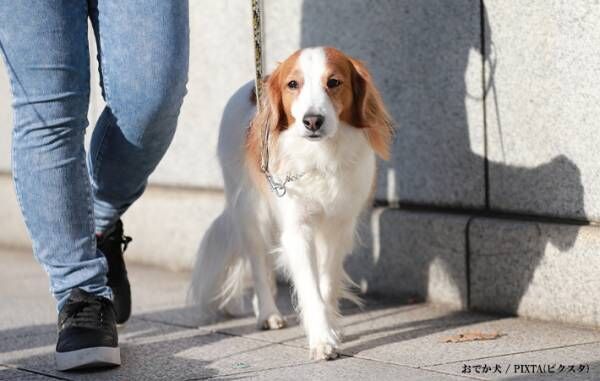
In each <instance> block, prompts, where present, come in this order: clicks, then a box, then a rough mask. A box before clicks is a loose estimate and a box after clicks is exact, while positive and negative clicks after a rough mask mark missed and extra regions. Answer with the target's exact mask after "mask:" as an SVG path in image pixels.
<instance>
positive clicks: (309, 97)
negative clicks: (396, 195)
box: [190, 48, 375, 359]
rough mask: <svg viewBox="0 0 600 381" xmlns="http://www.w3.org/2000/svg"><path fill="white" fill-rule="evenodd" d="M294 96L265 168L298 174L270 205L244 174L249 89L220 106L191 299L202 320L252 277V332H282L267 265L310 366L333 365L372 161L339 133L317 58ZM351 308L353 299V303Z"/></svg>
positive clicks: (315, 51)
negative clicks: (313, 131)
mask: <svg viewBox="0 0 600 381" xmlns="http://www.w3.org/2000/svg"><path fill="white" fill-rule="evenodd" d="M299 64H300V68H301V70H302V72H303V76H304V85H303V87H302V90H301V92H300V94H299V96H298V97H297V99H296V100H295V101H294V104H293V105H292V115H293V116H294V118H295V120H296V122H295V123H294V125H292V126H289V128H287V129H286V130H285V131H283V132H282V133H281V134H280V135H279V140H278V142H277V147H278V148H277V150H276V151H275V152H272V153H271V161H270V166H271V168H274V169H275V170H276V171H277V173H276V174H277V175H278V176H279V177H280V178H283V177H284V176H285V175H286V174H302V176H301V177H300V178H299V179H298V180H296V181H294V182H291V183H288V185H287V194H286V195H285V196H284V197H282V198H278V197H276V196H275V194H272V193H270V194H267V195H266V194H265V193H264V192H261V191H260V190H258V189H257V188H256V186H255V185H254V184H253V182H252V180H251V179H250V174H249V173H248V169H247V166H246V165H245V164H244V160H245V154H244V143H245V142H244V139H245V136H246V126H248V125H249V122H250V120H251V118H252V117H253V115H254V114H255V112H256V110H255V106H254V105H253V104H252V102H251V101H250V99H251V97H250V94H251V91H252V83H248V84H246V85H245V86H243V87H242V88H240V89H239V90H238V91H237V92H236V93H235V94H234V95H233V97H232V98H231V99H230V101H229V102H228V104H227V106H226V108H225V111H224V115H223V120H222V123H221V133H220V139H219V145H218V156H219V161H220V164H221V166H222V169H223V177H224V181H225V193H226V205H225V210H224V211H223V213H222V214H221V215H220V216H219V217H218V218H217V219H216V220H215V221H214V222H213V224H212V225H211V227H210V228H209V229H208V231H207V232H206V233H205V235H204V238H203V239H202V243H201V245H200V248H199V251H198V256H197V261H196V265H195V269H194V273H193V276H192V285H191V289H190V297H191V299H192V301H193V302H194V303H197V304H198V305H199V306H200V309H201V311H202V312H203V313H204V314H207V315H210V313H212V312H213V311H215V310H217V309H221V310H223V309H225V310H227V309H232V308H230V307H233V306H234V305H235V304H236V302H237V301H239V300H240V298H239V297H240V295H241V293H242V292H243V290H244V289H245V288H246V286H247V280H245V273H246V271H245V270H246V269H250V271H251V273H252V280H253V286H254V291H255V301H254V302H255V303H254V304H255V314H256V316H257V319H258V326H259V327H261V328H265V329H277V328H281V327H282V326H283V325H284V320H283V317H282V316H281V313H280V312H279V310H278V309H277V306H276V305H275V298H274V291H275V287H274V275H273V272H274V268H273V263H274V261H273V257H274V255H275V253H277V255H278V257H279V258H278V261H279V263H280V265H281V266H282V268H283V269H284V270H285V272H286V274H287V275H288V276H289V278H290V279H291V281H292V284H293V286H294V289H295V292H296V295H297V298H298V306H297V307H298V309H299V313H300V316H301V318H302V322H303V324H304V328H305V331H306V333H307V336H308V341H309V347H310V354H311V358H315V359H329V358H333V357H336V356H337V352H336V350H337V347H338V345H339V340H340V339H339V333H338V326H337V320H338V315H339V312H338V301H339V299H340V298H341V297H346V298H350V299H353V298H352V294H350V293H348V292H347V290H346V288H347V286H348V282H349V278H348V277H347V275H346V274H345V272H344V269H343V262H344V258H345V257H346V255H348V254H349V253H350V252H351V251H352V248H353V244H354V236H355V230H356V225H357V219H358V217H359V215H360V213H361V211H362V210H363V208H364V207H365V205H366V203H367V200H368V199H369V196H370V193H371V188H372V184H373V180H374V176H375V154H374V152H373V150H372V149H371V147H370V146H369V144H368V142H367V138H366V136H365V134H364V133H363V131H362V130H361V129H357V128H353V127H351V126H344V125H343V122H341V121H340V120H339V119H338V117H337V114H336V112H335V109H334V107H333V105H332V103H331V101H330V99H329V97H328V95H327V93H326V92H325V90H324V89H323V88H322V84H321V77H322V74H323V72H324V70H325V65H326V57H325V53H324V51H323V49H321V48H312V49H305V50H303V51H302V52H301V55H300V58H299ZM307 111H310V112H318V113H321V114H323V115H325V122H324V125H323V127H322V128H321V130H322V135H323V138H322V139H320V140H316V141H315V140H310V139H308V138H307V137H306V135H307V133H306V128H305V127H304V126H303V124H302V116H303V115H304V114H305V113H306V112H307ZM355 300H356V299H355Z"/></svg>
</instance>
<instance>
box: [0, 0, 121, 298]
mask: <svg viewBox="0 0 600 381" xmlns="http://www.w3.org/2000/svg"><path fill="white" fill-rule="evenodd" d="M87 18H88V7H87V4H86V2H73V1H67V0H37V1H33V2H31V1H14V0H0V50H1V52H2V56H3V58H4V60H5V63H6V66H7V67H8V71H9V76H10V79H11V87H12V93H13V98H14V102H13V108H14V121H15V126H14V131H13V148H12V173H13V178H14V183H15V187H16V192H17V196H18V199H19V203H20V206H21V209H22V212H23V216H24V218H25V222H26V225H27V227H28V230H29V233H30V236H31V239H32V242H33V251H34V253H35V256H36V258H37V260H38V261H39V262H40V263H41V264H42V266H43V267H44V269H45V270H46V271H47V272H48V274H49V276H50V285H51V291H52V293H53V294H54V296H55V297H56V299H57V300H58V308H59V310H60V309H61V308H62V306H63V305H64V303H65V301H66V300H67V298H68V296H69V293H70V292H71V290H72V289H74V288H81V289H83V290H84V291H86V292H88V293H91V294H94V295H98V296H104V297H107V298H111V290H110V288H108V287H107V286H106V273H107V263H106V259H105V258H104V256H102V254H101V253H100V252H98V251H97V250H96V241H95V236H94V217H93V201H92V192H91V188H90V183H89V179H88V174H87V170H86V161H85V152H84V143H83V142H84V133H85V128H86V126H87V110H88V102H89V53H88V40H87Z"/></svg>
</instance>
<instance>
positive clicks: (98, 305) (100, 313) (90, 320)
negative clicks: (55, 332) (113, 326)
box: [59, 297, 109, 329]
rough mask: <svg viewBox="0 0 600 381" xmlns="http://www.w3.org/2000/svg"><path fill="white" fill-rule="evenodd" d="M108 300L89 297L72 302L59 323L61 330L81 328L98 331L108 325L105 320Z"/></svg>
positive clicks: (66, 307) (67, 306)
mask: <svg viewBox="0 0 600 381" xmlns="http://www.w3.org/2000/svg"><path fill="white" fill-rule="evenodd" d="M108 303H109V301H108V299H105V298H102V297H89V298H86V299H83V300H77V301H70V302H68V304H67V305H66V306H65V311H64V315H63V314H61V315H63V316H64V317H63V318H62V319H61V321H60V323H59V328H60V329H64V328H68V327H81V328H92V329H98V328H101V327H103V326H104V325H105V323H108V322H107V321H106V320H105V316H104V315H105V312H106V309H107V308H106V307H108Z"/></svg>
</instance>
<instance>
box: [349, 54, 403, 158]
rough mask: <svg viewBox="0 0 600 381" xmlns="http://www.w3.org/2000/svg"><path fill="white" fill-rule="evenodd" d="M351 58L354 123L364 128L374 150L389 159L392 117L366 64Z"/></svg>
mask: <svg viewBox="0 0 600 381" xmlns="http://www.w3.org/2000/svg"><path fill="white" fill-rule="evenodd" d="M349 59H350V62H351V64H352V96H353V101H352V102H353V105H352V108H353V110H352V125H354V126H355V127H359V128H363V129H364V130H365V133H366V135H367V138H368V140H369V144H370V145H371V147H372V148H373V151H375V153H376V154H377V155H378V156H379V157H381V158H382V159H384V160H388V159H389V157H390V145H391V142H392V135H393V127H392V119H391V117H390V114H389V113H388V111H387V110H386V108H385V104H384V103H383V100H382V98H381V94H380V93H379V90H377V88H376V87H375V84H374V83H373V78H372V77H371V74H370V73H369V71H368V70H367V68H366V67H365V65H364V64H363V63H362V62H360V61H358V60H356V59H354V58H349Z"/></svg>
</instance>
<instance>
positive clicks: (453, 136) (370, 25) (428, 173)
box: [301, 0, 585, 312]
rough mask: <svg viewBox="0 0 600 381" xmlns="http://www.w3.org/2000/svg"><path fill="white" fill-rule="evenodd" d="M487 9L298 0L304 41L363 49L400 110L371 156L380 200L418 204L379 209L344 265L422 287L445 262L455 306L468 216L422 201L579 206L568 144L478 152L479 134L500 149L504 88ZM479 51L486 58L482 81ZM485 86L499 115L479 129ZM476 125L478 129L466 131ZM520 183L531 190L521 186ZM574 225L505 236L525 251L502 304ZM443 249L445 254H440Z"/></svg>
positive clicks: (463, 284)
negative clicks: (541, 159) (530, 152)
mask: <svg viewBox="0 0 600 381" xmlns="http://www.w3.org/2000/svg"><path fill="white" fill-rule="evenodd" d="M480 7H483V8H480ZM486 12H487V11H486V9H485V6H484V3H483V2H480V1H433V0H425V1H418V2H417V1H410V0H400V1H396V0H381V1H361V0H349V1H327V2H323V1H319V0H305V1H304V2H303V7H302V31H301V43H302V46H303V47H307V46H315V45H332V46H336V47H338V48H340V49H341V50H343V51H345V52H346V53H348V54H350V55H352V56H355V57H357V58H359V59H361V60H363V61H365V62H366V63H367V65H368V66H369V68H370V70H371V72H372V74H373V77H374V79H375V82H376V84H377V85H378V87H379V88H380V90H381V91H382V94H383V97H384V100H385V102H386V104H387V105H388V107H389V109H390V112H391V114H392V116H393V118H394V119H395V120H396V121H397V131H396V137H395V142H394V147H393V154H392V160H391V161H389V162H387V163H384V162H380V163H379V164H380V170H379V174H378V188H379V189H378V192H377V199H378V200H377V201H378V202H379V203H381V204H383V205H386V206H387V205H388V204H387V203H388V201H389V197H395V198H397V200H398V201H399V205H400V207H401V208H400V209H402V207H405V208H406V209H410V210H415V209H420V210H421V212H419V213H414V214H411V213H405V214H403V215H402V218H406V219H407V220H408V222H406V221H405V222H403V223H401V222H400V221H399V219H398V214H394V212H393V211H391V210H390V209H387V210H386V212H384V213H383V214H381V215H378V216H375V218H376V219H377V221H376V222H377V225H378V228H379V231H377V232H375V233H376V234H377V236H376V237H373V236H372V235H371V236H370V235H369V234H371V233H373V231H372V230H370V231H368V232H367V235H366V236H363V239H364V242H363V243H364V244H365V245H366V246H367V248H368V249H367V250H359V252H358V253H357V254H358V255H354V256H351V257H350V258H349V263H347V267H348V269H350V270H351V271H350V272H351V275H352V277H353V278H354V279H355V280H357V281H358V282H361V283H362V286H364V287H366V288H367V289H368V290H378V291H383V292H387V293H391V294H395V295H401V296H410V295H412V296H414V297H417V298H421V299H424V298H427V297H428V295H429V294H430V291H431V290H430V288H431V285H430V282H431V279H430V278H431V277H430V276H429V274H430V271H432V268H438V269H439V268H443V269H444V272H445V275H444V277H445V278H447V279H445V282H446V284H448V285H454V286H455V288H456V290H455V291H449V292H455V293H456V294H457V295H454V296H453V297H454V298H455V299H459V300H460V301H461V303H462V305H461V306H462V307H467V306H468V305H469V302H470V300H469V299H470V295H469V286H470V285H469V284H468V283H469V280H468V278H467V273H468V268H467V269H465V267H468V266H469V265H470V264H469V263H467V264H466V263H465V262H466V261H465V251H468V250H469V247H468V245H469V235H470V234H471V233H472V232H471V231H469V229H470V228H472V227H473V226H472V224H471V222H472V221H462V222H459V223H458V224H453V222H452V221H453V220H452V216H451V215H450V216H449V215H448V214H445V215H444V216H449V217H448V218H446V217H444V218H436V215H432V214H430V213H422V211H423V210H425V211H427V210H429V211H434V212H435V211H436V210H442V212H443V213H444V212H447V211H449V210H450V209H452V210H459V211H462V212H459V214H462V215H463V216H465V215H466V216H468V215H470V213H471V212H473V214H474V215H478V214H486V213H490V212H514V211H517V212H519V213H529V212H531V213H534V214H535V213H536V212H537V211H539V210H545V211H548V213H549V214H552V215H556V214H559V213H560V212H561V211H564V210H569V211H572V212H573V213H574V214H575V215H583V211H584V189H583V185H582V182H581V174H580V171H579V169H578V167H577V165H576V164H575V163H574V162H573V161H572V160H570V159H569V158H568V157H567V156H565V155H559V156H556V157H555V158H554V159H552V160H550V161H549V162H547V163H545V164H542V165H540V166H537V167H534V168H528V167H519V166H514V165H508V164H505V163H503V162H495V161H492V160H489V161H488V160H487V159H486V157H485V156H484V155H483V153H482V150H483V147H482V146H483V143H482V139H487V140H488V143H489V144H495V146H494V149H496V150H497V151H503V149H504V147H503V146H502V144H503V142H502V133H503V131H502V123H501V122H502V115H501V114H502V107H501V106H502V104H501V102H502V99H499V98H498V94H496V92H495V83H494V75H495V67H496V64H497V62H496V61H499V60H501V59H502V57H496V56H495V55H494V54H492V53H491V52H492V51H493V30H491V27H490V25H489V24H488V18H487V14H486ZM482 29H483V30H484V31H485V33H482ZM474 62H475V63H479V64H476V65H474V64H473V63H474ZM480 63H484V64H485V65H486V73H485V79H484V80H483V81H482V73H481V66H480ZM473 78H478V79H479V80H475V81H474V80H473ZM473 83H475V85H473ZM473 86H474V87H473ZM482 93H485V94H487V96H488V100H487V105H488V109H489V110H495V111H494V112H489V115H488V116H487V118H488V120H489V118H494V119H495V122H497V123H496V125H497V128H496V127H494V131H485V130H484V131H479V129H485V128H484V127H482V125H481V123H479V122H473V119H472V115H473V114H474V113H475V112H474V111H473V109H472V108H473V107H475V109H477V108H479V109H481V110H482V111H481V112H482V113H483V109H482V107H481V97H482V95H481V94H482ZM473 94H475V95H473ZM477 94H478V95H477ZM474 102H475V103H474ZM467 108H469V110H470V111H469V113H467ZM482 117H483V116H482ZM496 118H497V119H496ZM470 123H471V124H472V125H471V126H470ZM496 130H497V131H496ZM492 134H494V136H499V138H498V141H499V142H498V143H497V144H496V143H490V140H489V139H490V138H489V136H491V135H492ZM482 135H483V138H482V137H481V136H482ZM472 136H475V137H478V138H476V139H475V138H474V139H473V141H472V139H471V137H472ZM472 147H476V148H472ZM474 151H477V152H474ZM496 156H500V157H502V156H503V155H502V154H498V155H496ZM501 161H503V160H501ZM490 189H491V190H493V191H494V192H495V193H494V192H492V196H493V197H494V201H495V202H496V204H494V205H497V204H501V205H516V208H515V210H514V211H511V210H496V209H493V208H490V206H489V199H490V195H489V194H490V192H491V191H490ZM498 189H504V190H510V191H512V193H509V192H507V193H506V194H504V193H503V192H501V191H498ZM515 189H520V193H514V190H515ZM524 189H525V190H531V194H532V195H535V197H534V196H529V197H527V196H524V194H525V193H526V192H524V191H523V190H524ZM519 195H520V197H519ZM439 216H441V215H439V214H438V215H437V217H439ZM582 220H583V219H582ZM583 223H585V222H583ZM578 231H579V228H578V227H577V226H576V225H573V227H572V228H568V229H552V228H551V229H549V230H548V231H545V232H543V234H537V235H535V237H530V236H525V237H521V236H515V237H513V238H514V239H513V241H512V242H511V243H510V245H511V250H512V251H513V255H515V256H518V260H519V261H521V262H527V263H521V264H522V265H521V266H513V267H511V269H510V271H511V274H512V278H511V282H514V287H512V288H511V289H510V290H509V291H508V292H507V294H506V295H504V297H505V299H506V302H505V303H504V304H505V305H504V306H502V310H503V311H505V312H515V311H517V309H518V306H519V303H520V302H521V300H522V297H523V295H524V294H525V292H526V291H527V288H528V286H529V284H530V282H531V280H532V277H533V274H534V272H535V269H536V267H537V266H538V264H539V262H540V260H541V258H542V257H543V255H544V252H545V249H546V246H547V245H548V244H553V245H554V246H555V247H557V248H558V249H559V250H561V251H565V250H568V249H569V248H571V247H572V246H573V245H574V243H575V240H576V238H577V235H578ZM380 237H381V238H382V242H378V241H379V238H380ZM457 237H458V239H457ZM500 239H502V237H500ZM458 241H461V242H462V243H460V244H456V242H458ZM453 245H454V246H456V247H454V246H453ZM375 246H377V247H376V248H375ZM465 246H466V247H465ZM440 250H445V251H446V253H448V252H450V253H451V254H450V255H449V256H448V255H446V256H442V255H439V253H440ZM373 253H375V254H376V255H378V257H377V258H373ZM519 254H523V255H522V256H519ZM525 254H527V255H526V256H525ZM448 257H450V260H448ZM511 258H512V257H511ZM489 276H490V275H489V274H488V277H489ZM395 279H396V280H395ZM488 281H489V280H488ZM444 292H447V291H444Z"/></svg>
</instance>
